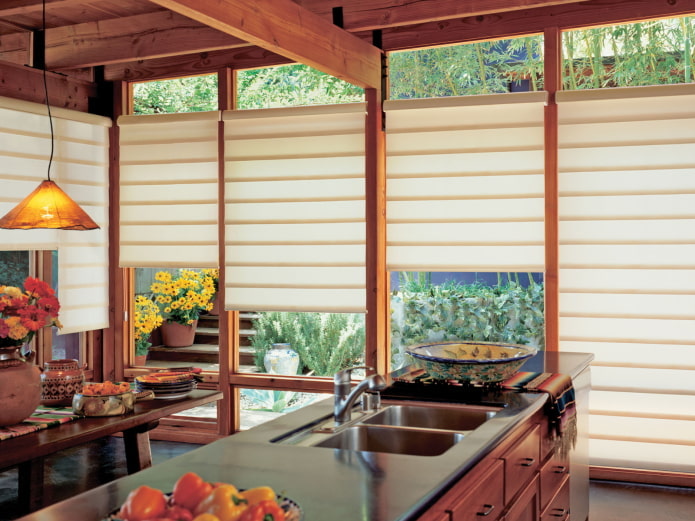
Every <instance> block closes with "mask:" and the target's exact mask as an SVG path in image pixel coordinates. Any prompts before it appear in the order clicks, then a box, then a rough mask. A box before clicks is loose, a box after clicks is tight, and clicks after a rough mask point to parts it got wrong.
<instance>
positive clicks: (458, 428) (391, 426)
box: [273, 403, 504, 456]
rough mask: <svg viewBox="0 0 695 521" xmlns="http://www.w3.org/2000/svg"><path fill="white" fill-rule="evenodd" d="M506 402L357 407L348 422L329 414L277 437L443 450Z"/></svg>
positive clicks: (411, 451) (377, 448) (375, 448)
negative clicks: (371, 408) (472, 404)
mask: <svg viewBox="0 0 695 521" xmlns="http://www.w3.org/2000/svg"><path fill="white" fill-rule="evenodd" d="M503 408H504V407H503V406H499V407H496V406H495V407H492V406H466V405H461V406H458V405H452V406H441V405H414V404H404V403H393V404H384V407H383V408H381V409H378V410H376V411H369V412H362V411H359V410H355V411H353V419H352V420H351V421H349V422H346V423H344V424H336V423H335V422H334V421H333V419H332V418H329V419H325V418H324V419H323V421H320V422H318V423H316V424H313V425H309V426H306V427H304V428H302V429H300V430H298V431H295V432H292V433H290V434H288V435H286V436H281V437H279V438H277V439H275V440H273V441H274V442H276V443H285V444H292V445H301V446H311V447H324V448H331V449H342V450H353V451H367V452H386V453H391V454H406V455H410V456H439V455H441V454H443V453H444V452H446V451H447V450H449V449H450V448H452V447H453V446H454V445H456V444H457V443H459V442H461V441H463V440H464V438H465V437H466V435H467V434H469V433H470V432H471V431H473V430H475V429H477V428H478V427H480V426H481V425H483V424H484V423H486V422H487V421H489V420H491V419H492V418H494V417H495V415H496V414H497V413H498V412H499V411H500V410H502V409H503Z"/></svg>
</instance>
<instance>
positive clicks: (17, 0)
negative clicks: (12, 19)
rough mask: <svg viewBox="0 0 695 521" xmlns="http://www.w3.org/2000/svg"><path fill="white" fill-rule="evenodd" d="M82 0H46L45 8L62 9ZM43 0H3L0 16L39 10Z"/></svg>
mask: <svg viewBox="0 0 695 521" xmlns="http://www.w3.org/2000/svg"><path fill="white" fill-rule="evenodd" d="M83 3H84V1H83V0H46V9H47V10H48V9H62V8H64V7H70V6H76V5H79V4H83ZM42 8H43V0H3V2H2V7H0V18H4V17H6V16H16V15H22V14H29V13H36V12H40V11H41V9H42Z"/></svg>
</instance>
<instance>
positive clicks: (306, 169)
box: [223, 103, 366, 313]
mask: <svg viewBox="0 0 695 521" xmlns="http://www.w3.org/2000/svg"><path fill="white" fill-rule="evenodd" d="M365 110H366V109H365V105H364V104H362V103H360V104H350V105H334V106H326V107H323V106H321V107H302V108H291V109H265V110H253V111H229V112H225V113H224V115H223V119H224V136H225V252H226V272H225V274H226V293H225V308H226V309H238V310H255V311H269V310H273V311H321V312H359V313H363V312H364V310H365V283H366V281H365V268H364V266H365V206H364V187H365V180H364V171H365V157H364V139H365V138H364V125H365Z"/></svg>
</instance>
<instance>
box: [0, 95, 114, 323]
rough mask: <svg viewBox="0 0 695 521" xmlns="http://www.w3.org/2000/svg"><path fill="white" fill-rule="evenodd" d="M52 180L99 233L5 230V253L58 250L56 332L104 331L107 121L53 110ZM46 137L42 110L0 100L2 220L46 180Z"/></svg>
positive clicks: (0, 232) (0, 237)
mask: <svg viewBox="0 0 695 521" xmlns="http://www.w3.org/2000/svg"><path fill="white" fill-rule="evenodd" d="M51 113H52V115H53V127H54V136H55V153H54V157H53V165H52V167H51V178H52V179H53V180H54V181H56V183H57V184H58V185H59V186H60V188H62V189H63V191H65V193H67V194H68V195H69V196H70V197H71V198H72V199H74V200H75V201H76V202H77V203H78V204H79V205H80V206H81V207H82V208H83V209H84V210H85V211H86V212H87V213H88V214H89V215H90V217H92V219H94V221H95V222H96V223H97V224H98V225H99V226H100V229H98V230H89V231H75V230H4V229H0V244H2V246H1V247H2V249H4V250H56V249H57V250H58V284H57V286H58V296H59V299H60V303H61V310H60V320H61V322H62V323H63V328H62V329H61V330H60V334H67V333H75V332H80V331H91V330H95V329H102V328H107V327H109V315H108V309H109V293H108V227H109V221H108V179H109V176H108V164H109V162H108V149H109V135H108V128H109V127H110V126H111V120H110V119H108V118H103V117H99V116H94V115H90V114H84V113H81V112H77V111H71V110H65V109H60V108H57V107H51ZM50 150H51V135H50V125H49V121H48V114H47V111H46V107H45V105H42V104H37V103H29V102H24V101H20V100H15V99H10V98H0V182H2V187H3V189H2V191H1V192H0V215H4V214H5V213H7V212H8V211H9V210H10V209H11V208H13V207H14V206H15V205H16V204H17V203H19V202H20V201H21V200H22V199H23V198H24V197H25V196H26V195H27V194H29V192H31V191H32V190H33V189H34V188H36V186H38V184H39V183H40V182H41V181H42V180H43V179H45V178H46V173H47V169H48V158H49V154H50Z"/></svg>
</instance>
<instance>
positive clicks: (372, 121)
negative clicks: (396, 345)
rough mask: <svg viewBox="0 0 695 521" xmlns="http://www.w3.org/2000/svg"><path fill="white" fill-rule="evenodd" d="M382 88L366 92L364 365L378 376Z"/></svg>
mask: <svg viewBox="0 0 695 521" xmlns="http://www.w3.org/2000/svg"><path fill="white" fill-rule="evenodd" d="M382 96H383V89H366V90H365V97H366V100H367V121H366V128H365V140H366V150H365V152H366V154H365V156H366V168H365V184H366V186H365V190H366V192H365V194H366V199H365V206H366V209H365V211H366V220H367V230H366V271H367V273H366V276H367V316H366V335H365V336H366V352H365V362H366V364H367V365H369V366H371V367H374V368H375V369H376V371H377V372H378V373H379V374H385V373H386V372H388V371H389V358H388V354H387V351H388V350H387V347H388V324H389V302H388V297H389V295H388V284H387V282H388V280H387V279H388V277H387V273H386V160H385V158H386V151H385V137H384V128H383V125H384V121H383V103H382Z"/></svg>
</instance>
